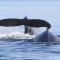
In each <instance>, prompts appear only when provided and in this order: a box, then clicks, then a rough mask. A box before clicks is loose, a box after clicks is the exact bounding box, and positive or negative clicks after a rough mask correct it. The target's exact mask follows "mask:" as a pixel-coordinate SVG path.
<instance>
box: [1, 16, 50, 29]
mask: <svg viewBox="0 0 60 60" xmlns="http://www.w3.org/2000/svg"><path fill="white" fill-rule="evenodd" d="M20 25H24V26H29V27H37V28H38V27H47V29H50V28H51V25H50V23H48V22H47V21H45V20H42V19H27V17H25V18H24V19H17V18H6V19H1V20H0V26H5V27H9V26H10V27H13V26H20Z"/></svg>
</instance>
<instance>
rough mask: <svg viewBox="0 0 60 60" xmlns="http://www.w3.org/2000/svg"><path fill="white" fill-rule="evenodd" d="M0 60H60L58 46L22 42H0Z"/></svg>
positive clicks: (59, 48)
mask: <svg viewBox="0 0 60 60" xmlns="http://www.w3.org/2000/svg"><path fill="white" fill-rule="evenodd" d="M0 60H60V45H59V44H56V45H51V44H45V43H43V44H41V43H38V42H31V41H24V40H9V39H8V40H6V41H4V40H1V41H0Z"/></svg>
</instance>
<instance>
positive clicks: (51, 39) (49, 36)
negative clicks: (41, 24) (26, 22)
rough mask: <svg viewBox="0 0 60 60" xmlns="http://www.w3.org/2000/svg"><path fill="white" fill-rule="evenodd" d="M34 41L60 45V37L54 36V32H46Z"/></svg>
mask: <svg viewBox="0 0 60 60" xmlns="http://www.w3.org/2000/svg"><path fill="white" fill-rule="evenodd" d="M34 41H36V42H42V43H60V37H58V36H57V35H54V34H53V33H52V32H49V31H48V33H47V31H44V32H42V33H41V34H38V35H37V36H36V37H35V38H34Z"/></svg>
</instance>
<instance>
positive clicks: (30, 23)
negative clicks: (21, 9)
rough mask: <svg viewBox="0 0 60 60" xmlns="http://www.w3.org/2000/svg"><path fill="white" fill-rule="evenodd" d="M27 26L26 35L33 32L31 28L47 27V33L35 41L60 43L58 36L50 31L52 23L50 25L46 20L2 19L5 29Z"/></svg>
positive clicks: (38, 36) (40, 35) (1, 22)
mask: <svg viewBox="0 0 60 60" xmlns="http://www.w3.org/2000/svg"><path fill="white" fill-rule="evenodd" d="M20 25H24V26H25V33H28V31H30V32H31V28H29V27H37V28H38V27H46V28H47V31H44V32H43V33H42V34H39V35H37V36H36V37H35V38H34V39H33V40H34V41H37V42H52V43H55V42H58V43H59V42H60V39H59V37H58V36H56V35H54V34H52V33H51V32H49V31H48V30H49V29H50V28H51V25H50V23H48V22H47V21H45V20H42V19H27V18H26V17H25V18H24V19H16V18H15V19H14V18H8V19H1V20H0V26H5V27H13V26H20Z"/></svg>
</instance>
